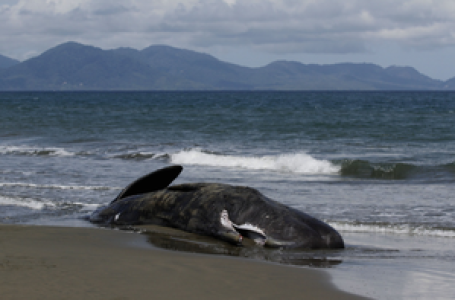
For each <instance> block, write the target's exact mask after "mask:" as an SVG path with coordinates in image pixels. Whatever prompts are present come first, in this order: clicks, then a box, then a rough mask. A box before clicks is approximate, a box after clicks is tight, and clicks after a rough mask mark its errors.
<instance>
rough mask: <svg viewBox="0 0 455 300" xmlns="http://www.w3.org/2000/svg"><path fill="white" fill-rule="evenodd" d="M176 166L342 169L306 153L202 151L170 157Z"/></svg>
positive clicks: (326, 171)
mask: <svg viewBox="0 0 455 300" xmlns="http://www.w3.org/2000/svg"><path fill="white" fill-rule="evenodd" d="M170 161H171V162H172V163H175V164H188V165H202V166H216V167H232V168H244V169H251V170H276V171H284V172H292V173H306V174H334V173H337V172H339V171H340V167H338V166H335V165H333V164H332V163H331V162H330V161H327V160H319V159H315V158H314V157H312V156H310V155H308V154H306V153H294V154H281V155H266V156H255V157H248V156H233V155H221V154H212V153H206V152H203V151H202V150H201V149H191V150H184V151H180V152H177V153H174V154H171V155H170Z"/></svg>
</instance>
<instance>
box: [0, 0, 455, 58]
mask: <svg viewBox="0 0 455 300" xmlns="http://www.w3.org/2000/svg"><path fill="white" fill-rule="evenodd" d="M6 3H7V4H3V5H0V23H1V24H2V26H1V27H0V53H2V54H6V55H8V54H10V55H11V56H15V57H18V56H19V58H24V57H20V56H25V55H30V50H31V49H36V50H37V51H43V50H45V49H47V48H49V47H51V46H53V45H56V44H59V43H62V42H65V41H68V40H74V41H79V42H82V43H86V44H92V45H95V46H99V47H102V48H114V47H119V46H131V47H135V48H142V47H146V46H148V45H150V44H159V43H161V44H170V45H173V46H178V47H184V48H193V49H199V50H201V49H204V48H210V47H220V46H226V47H235V46H242V47H245V46H248V47H251V48H254V49H257V50H258V51H264V52H269V53H282V54H289V53H332V54H334V53H360V52H365V51H368V50H369V47H371V46H370V45H371V44H373V43H374V44H378V43H381V42H384V43H389V42H393V43H396V44H397V45H400V46H402V47H407V48H411V49H432V48H438V47H444V46H454V45H455V17H454V16H455V2H454V1H453V0H434V1H431V0H382V1H365V0H343V1H337V0H282V1H278V0H185V1H166V0H154V1H141V0H121V1H120V0H71V1H69V0H18V1H11V0H10V1H8V2H6ZM14 53H15V54H14ZM27 53H28V54H27Z"/></svg>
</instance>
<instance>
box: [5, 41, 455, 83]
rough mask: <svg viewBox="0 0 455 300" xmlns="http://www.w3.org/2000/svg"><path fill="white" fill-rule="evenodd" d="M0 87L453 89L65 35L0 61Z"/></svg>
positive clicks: (389, 73)
mask: <svg viewBox="0 0 455 300" xmlns="http://www.w3.org/2000/svg"><path fill="white" fill-rule="evenodd" d="M0 62H1V60H0ZM2 90H3V91H6V90H18V91H22V90H151V91H152V90H455V77H454V78H452V79H449V80H447V81H445V82H444V81H441V80H436V79H432V78H430V77H428V76H426V75H424V74H422V73H420V72H418V71H417V70H416V69H414V68H412V67H398V66H390V67H387V68H383V67H381V66H378V65H375V64H372V63H339V64H330V65H318V64H303V63H301V62H296V61H284V60H281V61H274V62H272V63H270V64H267V65H265V66H263V67H257V68H250V67H244V66H240V65H236V64H232V63H228V62H224V61H221V60H219V59H217V58H216V57H214V56H212V55H209V54H205V53H200V52H196V51H192V50H186V49H179V48H174V47H171V46H166V45H152V46H149V47H147V48H145V49H142V50H136V49H133V48H127V47H123V48H117V49H111V50H103V49H101V48H97V47H94V46H89V45H83V44H80V43H76V42H66V43H63V44H60V45H57V46H55V47H53V48H51V49H49V50H47V51H45V52H43V53H42V54H41V55H39V56H36V57H34V58H31V59H28V60H26V61H23V62H17V63H15V64H14V63H13V64H12V65H10V66H8V67H6V68H0V91H2Z"/></svg>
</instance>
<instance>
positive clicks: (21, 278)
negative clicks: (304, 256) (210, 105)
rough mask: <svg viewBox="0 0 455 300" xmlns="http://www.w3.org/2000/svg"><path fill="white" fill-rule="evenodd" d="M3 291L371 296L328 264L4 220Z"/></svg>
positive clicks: (103, 295)
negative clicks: (209, 251)
mask: <svg viewBox="0 0 455 300" xmlns="http://www.w3.org/2000/svg"><path fill="white" fill-rule="evenodd" d="M0 247H1V250H0V277H1V279H2V280H1V281H0V291H1V299H4V300H10V299H49V300H51V299H59V300H60V299H112V300H113V299H116V300H120V299H235V298H236V299H365V298H362V297H359V296H356V295H352V294H349V293H346V292H343V291H340V290H338V289H337V288H335V286H333V285H332V284H331V283H330V277H329V275H328V274H327V273H326V272H324V271H323V270H315V269H309V268H297V267H290V266H281V265H276V264H270V263H262V262H255V261H251V260H245V259H238V258H230V257H222V256H213V255H200V254H190V253H180V252H172V251H165V250H160V249H156V248H154V247H152V246H151V245H149V244H148V243H147V241H146V238H145V237H144V236H143V235H140V234H135V233H128V232H122V231H115V230H107V229H96V228H61V227H42V226H20V225H0Z"/></svg>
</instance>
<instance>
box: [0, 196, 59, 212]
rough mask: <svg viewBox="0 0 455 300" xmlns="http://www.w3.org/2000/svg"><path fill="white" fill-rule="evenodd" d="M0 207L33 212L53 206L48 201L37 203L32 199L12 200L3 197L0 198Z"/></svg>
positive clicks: (53, 205)
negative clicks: (15, 207) (23, 208)
mask: <svg viewBox="0 0 455 300" xmlns="http://www.w3.org/2000/svg"><path fill="white" fill-rule="evenodd" d="M0 205H9V206H20V207H26V208H30V209H33V210H42V209H44V208H49V207H55V204H54V203H52V202H50V201H38V200H35V199H32V198H12V197H3V196H0Z"/></svg>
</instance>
